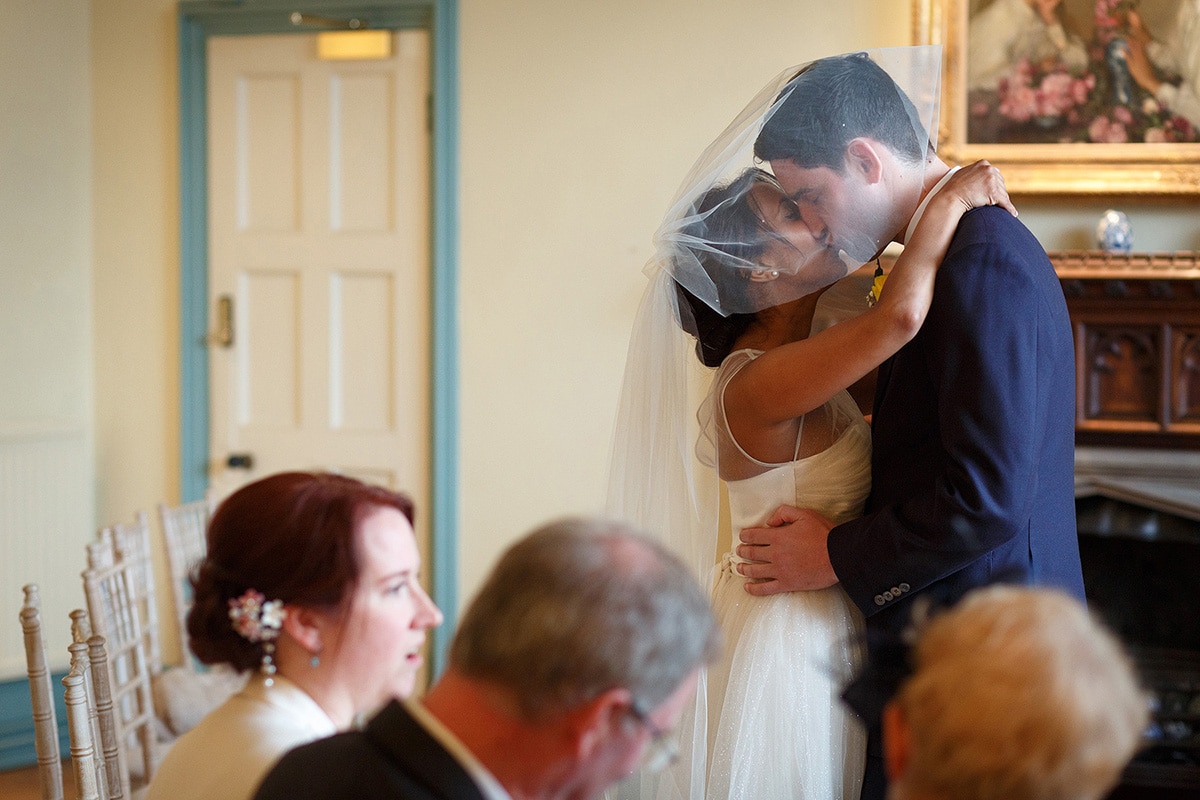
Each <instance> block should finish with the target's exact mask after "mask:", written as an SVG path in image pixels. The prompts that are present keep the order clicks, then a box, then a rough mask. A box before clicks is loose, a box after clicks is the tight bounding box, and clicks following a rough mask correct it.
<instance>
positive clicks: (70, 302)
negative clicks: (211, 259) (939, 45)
mask: <svg viewBox="0 0 1200 800" xmlns="http://www.w3.org/2000/svg"><path fill="white" fill-rule="evenodd" d="M51 6H52V9H53V16H54V17H55V18H56V20H57V19H63V20H66V22H67V24H66V33H65V34H64V33H61V32H58V33H56V34H55V35H56V36H65V37H66V40H65V42H60V44H62V45H64V46H62V47H59V48H40V49H39V48H38V47H37V46H36V45H35V44H34V40H33V39H27V38H26V32H27V31H28V30H30V29H32V28H36V27H37V25H35V24H34V23H35V22H36V20H34V19H33V17H34V16H35V13H36V14H42V13H43V12H44V10H45V8H46V4H45V3H43V4H41V5H40V6H39V8H38V9H37V10H36V12H35V11H34V10H31V11H29V12H27V16H28V17H29V19H28V20H22V19H16V20H14V19H13V16H14V14H15V13H16V12H15V11H14V9H15V8H16V7H17V4H12V3H5V4H4V5H3V8H4V11H3V13H2V14H0V20H3V21H4V22H6V23H13V24H5V25H0V37H3V38H0V87H4V88H3V89H0V98H3V100H4V102H6V103H8V102H12V99H13V98H15V97H17V96H18V95H22V96H23V93H25V92H32V93H37V94H40V95H42V96H47V97H49V96H54V95H55V93H59V96H60V97H62V98H63V99H64V103H63V104H62V105H63V106H65V107H67V108H68V109H70V110H71V111H70V112H69V113H68V114H67V119H68V122H69V124H68V125H67V130H69V131H70V133H69V134H68V135H66V136H65V137H64V136H63V135H62V134H61V133H59V132H58V131H60V130H62V126H61V125H60V124H59V123H60V121H61V120H60V117H59V115H60V113H61V111H60V110H54V111H51V110H48V109H47V108H43V109H42V110H41V111H40V112H38V113H34V114H32V115H31V114H28V113H25V114H20V115H17V114H11V113H9V109H8V108H5V109H4V119H5V123H4V132H3V133H0V144H2V145H3V147H4V148H5V150H4V152H2V153H0V158H3V160H2V161H0V167H3V170H4V172H3V173H2V174H0V206H2V207H0V210H2V211H3V213H2V214H0V232H2V234H3V236H4V241H3V243H2V246H0V259H5V261H4V262H3V264H0V266H3V268H4V270H3V271H2V272H0V289H2V290H3V291H2V292H0V325H4V326H5V328H4V330H5V332H6V335H5V336H4V337H0V367H3V369H4V373H3V374H5V376H6V379H7V381H8V382H6V383H5V388H0V426H2V425H4V424H7V423H10V422H11V421H12V420H13V419H17V420H20V419H23V418H24V416H25V415H26V414H27V413H28V411H29V409H39V410H44V409H53V408H55V407H56V406H55V403H56V398H59V397H62V396H64V395H63V392H62V391H61V387H60V384H63V383H64V382H65V384H66V385H68V386H70V387H75V388H78V389H79V391H78V392H75V394H76V395H78V396H80V397H86V396H87V394H88V392H89V387H92V386H94V395H95V402H94V409H93V407H92V406H91V405H90V401H85V403H84V405H69V407H64V408H65V410H64V413H72V414H74V413H79V414H82V415H85V416H87V415H91V416H90V418H89V419H88V425H89V429H90V426H91V425H92V424H94V428H95V471H96V476H97V478H96V482H95V487H96V498H97V501H96V514H95V520H94V521H93V524H98V523H107V522H111V521H115V520H120V519H126V518H129V517H131V516H132V515H133V513H134V512H135V511H136V510H138V509H143V508H152V507H153V504H155V503H157V502H158V501H160V500H164V499H165V500H168V501H173V500H175V499H177V474H178V450H179V433H178V414H179V407H180V401H179V395H178V385H179V369H178V363H177V361H178V358H177V353H178V345H179V343H178V328H179V302H178V292H179V289H178V272H179V256H178V199H177V194H178V183H177V181H178V149H177V147H178V146H177V141H178V136H177V116H178V111H177V99H178V89H177V86H176V81H177V60H176V59H177V57H176V52H177V50H176V41H175V38H176V34H175V2H174V0H103V2H100V1H99V0H93V2H91V3H90V4H88V3H85V2H81V0H56V1H55V2H52V3H51ZM21 13H26V12H21ZM89 26H90V28H89ZM460 28H461V36H460V43H459V49H460V70H459V84H460V92H461V96H460V108H461V123H462V126H461V131H460V143H461V175H462V181H461V188H460V198H461V241H460V245H461V264H460V268H459V273H460V297H461V308H460V312H459V326H460V331H461V335H460V342H461V371H460V387H461V403H460V405H461V412H462V416H461V434H462V440H461V450H462V453H461V482H460V487H459V488H460V495H461V498H462V499H461V503H462V506H461V509H462V515H461V519H462V529H461V539H460V540H461V570H460V572H461V584H460V585H461V591H462V594H463V596H464V598H465V597H466V596H467V595H469V594H471V593H472V592H473V591H474V589H475V587H476V586H477V585H478V582H479V580H480V578H481V576H482V575H483V574H484V572H485V571H486V570H487V569H488V567H489V566H490V565H491V563H492V562H493V560H494V559H495V557H496V555H497V554H498V553H499V551H500V550H501V549H502V548H503V547H504V546H505V545H507V544H508V543H509V542H511V541H512V540H513V539H515V538H516V537H517V536H519V535H520V534H521V533H523V532H524V531H525V530H527V529H528V528H530V527H531V526H533V525H535V524H537V523H539V522H541V521H543V520H545V519H547V518H549V517H552V516H556V515H559V514H565V513H576V512H590V511H594V510H596V509H598V508H599V507H600V504H601V495H602V487H603V484H604V473H605V466H606V461H607V449H608V441H609V435H610V429H611V425H612V417H613V413H614V409H615V403H616V398H617V392H618V388H619V381H620V374H621V367H622V363H623V361H624V349H625V345H626V341H627V337H628V332H629V327H630V324H631V322H632V316H633V312H634V308H635V304H636V302H637V299H638V297H639V296H640V293H641V290H642V286H643V282H644V278H643V276H642V275H641V272H640V270H641V267H642V265H643V264H644V262H645V260H646V258H647V257H648V256H649V253H650V237H651V234H652V232H653V230H654V228H655V226H656V224H657V222H658V220H659V218H660V215H661V214H662V212H663V210H664V209H665V207H666V204H667V202H668V200H669V199H670V197H671V195H672V194H673V192H674V191H675V189H676V187H677V185H678V183H679V181H680V180H681V179H682V176H683V175H684V173H685V172H686V170H687V168H688V166H689V165H690V163H691V161H692V159H693V158H694V157H695V156H696V155H697V154H698V153H699V152H700V150H701V149H702V148H703V147H704V146H705V145H706V144H707V143H708V142H709V140H710V139H711V138H712V137H714V136H715V135H716V134H717V133H718V132H719V131H720V129H721V128H722V127H723V126H724V125H725V124H726V123H727V122H728V121H729V120H730V119H731V118H732V116H733V115H734V114H735V113H736V112H737V111H738V110H740V108H741V107H742V104H743V103H744V102H746V101H747V100H748V99H749V98H750V96H751V95H752V94H753V93H754V92H755V91H756V90H757V89H758V88H759V87H760V86H761V85H762V84H763V83H764V82H765V81H766V80H767V79H768V78H770V77H771V76H773V75H774V74H775V73H777V72H778V71H779V70H781V69H783V68H785V67H786V66H789V65H791V64H794V63H797V62H800V61H803V60H807V59H809V58H812V57H815V56H819V55H825V54H829V53H834V52H840V51H844V50H848V49H852V48H856V47H869V46H886V45H897V44H906V43H907V42H908V37H909V23H908V14H907V7H906V5H905V4H904V3H897V2H894V0H846V2H842V3H818V2H808V3H799V2H796V1H795V0H792V1H791V2H784V0H755V1H754V2H746V1H745V0H655V2H645V0H636V1H635V0H613V2H606V3H565V2H562V0H504V1H503V2H502V1H501V0H460ZM56 30H57V29H56ZM89 30H90V34H89ZM89 36H90V54H89V52H88V51H89ZM29 61H32V62H34V63H36V64H38V65H39V67H38V69H37V70H35V71H34V72H32V73H31V72H30V71H29V70H28V62H29ZM89 76H90V87H88V86H87V85H86V82H87V81H88V80H89ZM12 86H16V87H18V88H17V89H16V90H13V89H11V87H12ZM89 104H90V105H89ZM23 108H24V107H23ZM55 108H56V109H57V108H58V107H57V106H55ZM89 121H90V131H88V130H87V129H88V127H89ZM55 126H57V127H55ZM89 141H90V148H91V149H90V152H89V150H88V144H87V143H88V142H89ZM31 165H39V166H38V168H37V169H36V170H35V171H33V173H32V174H33V175H34V176H35V177H36V178H37V179H38V180H42V179H43V178H45V180H46V181H48V186H49V187H50V188H49V189H48V190H46V191H42V192H41V193H38V192H35V193H34V194H32V195H30V194H29V193H27V192H24V191H22V190H19V189H16V188H14V187H13V186H12V184H11V180H12V178H11V177H10V176H11V175H12V174H14V173H13V172H12V170H14V169H15V170H17V172H16V173H15V174H18V175H28V174H31V173H30V170H31ZM1197 204H1198V203H1197V201H1194V200H1193V201H1187V202H1185V201H1171V202H1165V201H1149V202H1147V201H1141V202H1129V201H1125V200H1120V201H1108V200H1106V199H1098V200H1086V201H1084V202H1077V201H1068V202H1067V203H1062V202H1061V201H1054V202H1048V201H1030V200H1021V201H1020V205H1021V208H1022V210H1023V217H1024V218H1025V219H1026V221H1027V222H1028V223H1029V224H1030V226H1031V227H1032V228H1033V229H1034V232H1035V233H1037V234H1038V235H1039V236H1040V237H1041V238H1042V240H1043V242H1044V243H1045V244H1046V246H1047V247H1048V248H1052V249H1053V248H1066V247H1083V246H1086V245H1087V243H1088V241H1089V237H1090V229H1091V227H1092V226H1093V224H1094V220H1095V219H1096V217H1098V216H1099V213H1100V212H1101V211H1102V210H1103V209H1104V208H1105V207H1107V206H1109V205H1117V206H1119V207H1120V208H1122V209H1123V210H1125V211H1126V212H1127V213H1129V214H1130V217H1131V218H1132V220H1133V223H1134V228H1135V236H1136V237H1137V246H1138V247H1139V248H1142V249H1176V248H1200V233H1198V232H1197V225H1196V223H1195V219H1196V216H1195V215H1196V211H1197ZM89 215H90V216H89ZM89 224H90V231H89ZM14 243H15V249H14ZM18 254H21V255H22V256H24V255H28V260H27V261H25V262H23V263H27V264H28V265H29V266H28V267H26V268H25V271H24V272H18V273H12V272H10V271H9V269H10V268H9V265H10V264H13V263H17V261H18V259H17V256H18ZM64 264H66V265H70V266H68V267H66V268H65V269H66V273H65V274H63V273H61V270H63V269H64V267H63V265H64ZM89 276H90V281H91V283H90V287H89V286H88V284H87V282H88V280H89ZM60 277H61V278H62V280H60ZM60 289H61V291H60ZM89 292H90V298H91V302H92V311H91V314H92V316H93V320H89V319H88V309H87V307H86V306H87V303H88V297H89ZM58 308H65V309H67V311H68V312H69V314H70V317H71V320H70V323H69V324H68V325H67V330H68V331H74V333H70V334H68V339H69V341H70V342H72V343H73V344H71V345H70V347H69V348H68V350H69V352H65V353H63V352H60V351H57V350H50V351H42V350H39V351H37V353H36V354H31V351H30V350H29V349H28V348H29V344H28V343H29V342H30V339H29V336H28V334H29V331H31V330H34V331H42V332H45V333H46V335H47V336H48V335H49V325H50V323H49V322H48V320H49V319H50V316H48V315H47V314H46V312H47V310H51V311H52V310H55V309H58ZM18 321H19V322H20V323H21V324H20V325H18V324H17V322H18ZM60 321H61V320H60ZM89 326H90V337H89ZM54 330H60V329H59V328H55V329H54ZM72 337H73V338H72ZM89 345H90V348H91V352H90V353H89V352H88V347H89ZM35 346H38V345H35ZM43 352H45V353H47V356H45V357H44V356H43V355H42V353H43ZM92 354H94V355H92ZM47 369H49V370H50V372H49V373H47V372H46V370H47ZM93 372H94V382H93ZM48 375H49V377H48ZM72 391H74V389H72ZM93 420H94V423H93ZM66 557H69V558H71V559H74V558H76V556H72V555H71V552H70V551H67V553H66ZM79 557H81V555H80V556H79ZM159 559H160V565H161V554H159ZM72 563H77V562H74V561H73V562H72ZM73 569H74V568H72V570H73ZM0 588H3V596H4V597H6V598H8V600H7V601H6V603H7V604H8V606H7V607H9V608H10V609H11V608H15V600H14V598H17V597H18V592H17V589H16V587H15V586H9V585H5V586H3V587H0ZM11 618H12V616H11V615H8V614H6V615H4V617H2V618H0V620H2V624H4V625H11V624H12V623H11V621H10V620H11Z"/></svg>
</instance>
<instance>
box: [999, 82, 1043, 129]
mask: <svg viewBox="0 0 1200 800" xmlns="http://www.w3.org/2000/svg"><path fill="white" fill-rule="evenodd" d="M1037 109H1038V98H1037V92H1035V91H1034V90H1033V88H1032V87H1030V86H1019V85H1018V86H1012V85H1010V86H1009V87H1008V91H1007V92H1002V95H1001V100H1000V113H1001V114H1003V115H1004V116H1006V117H1008V118H1009V119H1014V120H1016V121H1018V122H1026V121H1028V120H1029V118H1030V117H1032V116H1033V115H1034V113H1036V112H1037Z"/></svg>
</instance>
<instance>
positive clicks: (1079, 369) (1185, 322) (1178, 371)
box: [1050, 251, 1200, 448]
mask: <svg viewBox="0 0 1200 800" xmlns="http://www.w3.org/2000/svg"><path fill="white" fill-rule="evenodd" d="M1050 259H1051V261H1053V263H1054V266H1055V269H1056V270H1057V271H1058V275H1059V278H1060V280H1061V281H1062V286H1063V294H1064V295H1065V296H1066V299H1067V309H1068V311H1069V312H1070V315H1071V322H1072V325H1073V326H1074V333H1075V360H1076V416H1075V428H1076V441H1077V442H1078V443H1080V444H1095V445H1109V446H1113V445H1115V446H1132V447H1180V448H1182V447H1197V446H1200V256H1198V254H1196V253H1173V254H1153V253H1150V254H1131V255H1125V256H1122V255H1113V254H1106V253H1100V252H1090V251H1073V252H1053V253H1050Z"/></svg>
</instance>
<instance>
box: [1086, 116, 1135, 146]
mask: <svg viewBox="0 0 1200 800" xmlns="http://www.w3.org/2000/svg"><path fill="white" fill-rule="evenodd" d="M1088 138H1089V139H1091V140H1092V141H1093V142H1096V143H1098V144H1121V143H1122V142H1128V141H1129V132H1128V131H1127V130H1126V129H1125V126H1124V125H1122V124H1121V123H1119V122H1113V121H1112V120H1110V119H1109V118H1108V117H1105V116H1099V117H1096V118H1095V119H1094V120H1092V124H1091V125H1088Z"/></svg>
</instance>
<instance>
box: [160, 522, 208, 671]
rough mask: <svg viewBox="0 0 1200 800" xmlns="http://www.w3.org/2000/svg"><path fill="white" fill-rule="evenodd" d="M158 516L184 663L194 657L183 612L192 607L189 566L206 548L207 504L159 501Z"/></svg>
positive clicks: (202, 555) (201, 557)
mask: <svg viewBox="0 0 1200 800" xmlns="http://www.w3.org/2000/svg"><path fill="white" fill-rule="evenodd" d="M158 516H159V520H160V521H161V523H162V532H163V544H164V545H166V551H167V566H168V567H169V568H170V572H171V591H172V593H173V594H174V596H175V616H176V619H177V621H178V624H179V643H180V646H181V647H182V648H183V652H184V657H185V658H186V659H187V661H188V663H190V664H193V666H195V660H194V658H193V657H192V655H191V649H190V648H189V647H188V644H187V642H188V636H187V615H188V611H190V610H191V608H192V587H191V583H190V582H189V578H190V576H191V570H192V568H193V567H194V566H196V564H198V563H199V562H200V561H201V560H203V559H204V555H205V553H207V552H208V542H207V540H206V538H205V534H206V532H207V528H208V517H209V505H208V503H207V502H206V501H204V500H196V501H195V502H192V503H183V504H181V505H177V506H168V505H167V504H166V503H160V504H159V506H158Z"/></svg>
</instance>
